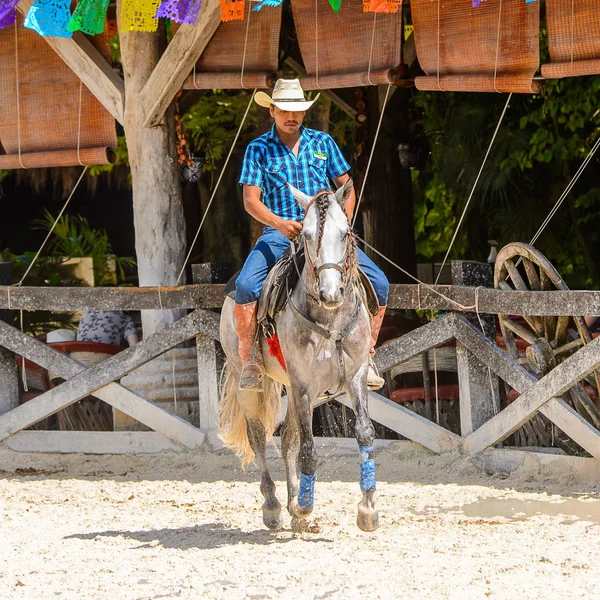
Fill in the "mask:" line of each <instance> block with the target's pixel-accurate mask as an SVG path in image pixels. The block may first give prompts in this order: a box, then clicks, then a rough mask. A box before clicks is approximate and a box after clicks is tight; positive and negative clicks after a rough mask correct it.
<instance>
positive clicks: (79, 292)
mask: <svg viewBox="0 0 600 600" xmlns="http://www.w3.org/2000/svg"><path fill="white" fill-rule="evenodd" d="M224 289H225V286H224V285H214V284H213V285H206V284H198V285H187V286H178V287H167V286H165V287H141V288H134V287H131V288H128V287H121V288H106V287H102V288H89V287H75V288H67V287H27V286H14V287H9V286H0V309H2V308H10V309H15V310H19V309H23V310H56V311H73V310H152V309H154V310H162V309H164V310H173V309H177V308H198V307H199V308H221V306H222V305H223V300H224V298H225V294H224ZM213 333H214V334H215V335H214V336H213V337H215V339H218V328H217V329H216V330H215V331H214V332H213ZM210 335H212V334H210Z"/></svg>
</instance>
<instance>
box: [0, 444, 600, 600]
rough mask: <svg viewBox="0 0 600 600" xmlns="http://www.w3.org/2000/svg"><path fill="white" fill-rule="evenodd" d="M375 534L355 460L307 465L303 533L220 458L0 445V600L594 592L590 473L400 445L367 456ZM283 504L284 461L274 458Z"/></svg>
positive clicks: (599, 573) (595, 516) (595, 514)
mask: <svg viewBox="0 0 600 600" xmlns="http://www.w3.org/2000/svg"><path fill="white" fill-rule="evenodd" d="M377 463H378V467H377V469H378V472H377V475H378V490H379V491H378V505H379V508H380V521H381V528H380V529H379V530H378V531H377V532H375V533H373V534H365V533H362V532H361V531H359V530H358V528H357V527H356V525H355V518H356V503H357V502H358V501H359V499H360V492H359V487H358V483H357V475H358V456H357V455H354V454H352V455H347V456H333V457H329V458H327V459H326V460H325V459H324V460H323V461H322V464H321V466H320V467H319V471H318V482H317V490H316V506H315V511H314V513H313V517H312V519H311V520H310V528H309V531H306V532H303V533H299V534H296V533H293V532H292V531H291V530H290V528H289V524H290V522H289V517H287V516H286V519H285V529H283V530H282V531H279V532H276V533H272V532H269V531H267V530H266V529H265V528H264V526H263V524H262V520H261V513H260V504H261V497H260V493H259V489H258V474H257V472H256V471H255V470H254V469H251V470H249V471H248V472H247V473H241V472H240V469H239V464H238V461H237V459H235V458H234V457H232V456H231V455H227V454H221V455H217V454H209V453H206V454H195V455H186V454H183V455H181V454H180V455H175V454H169V455H162V456H137V457H123V456H121V457H119V456H100V457H94V456H82V455H75V456H57V455H32V454H16V453H12V452H0V465H3V466H2V469H3V471H1V472H0V518H1V519H2V528H1V536H0V599H2V600H7V599H12V598H25V599H27V600H34V599H37V598H43V599H45V600H46V599H49V598H61V599H62V598H64V599H67V598H69V599H71V598H73V599H94V600H95V599H110V600H122V599H123V600H125V599H140V600H141V599H146V598H147V599H149V598H227V599H237V598H254V599H259V598H265V599H267V598H268V599H272V598H290V599H294V600H296V599H313V598H314V599H317V598H328V599H329V598H343V599H346V598H365V599H369V600H370V599H374V598H418V599H427V598H435V599H438V598H456V599H461V600H462V599H469V598H473V599H482V598H497V599H501V598H506V599H509V598H510V599H511V600H516V599H518V600H526V599H529V598H531V599H536V600H539V599H545V598H555V599H561V600H562V599H566V598H597V597H598V595H599V594H600V535H599V533H600V531H599V524H598V522H600V499H599V497H600V496H599V490H600V481H585V480H583V481H581V480H579V481H577V480H575V479H574V477H573V476H572V475H571V474H569V473H565V474H564V476H563V477H561V478H560V479H556V478H555V479H549V478H547V477H546V478H544V477H542V476H541V475H540V474H535V475H534V474H532V473H530V472H525V471H523V470H521V471H519V472H517V473H515V474H514V475H511V476H510V477H499V476H495V477H491V476H487V475H485V474H483V473H482V472H481V471H479V470H478V469H477V468H476V467H474V466H472V465H471V464H469V463H467V462H466V461H464V460H460V459H455V458H452V457H448V456H446V457H436V456H433V455H430V454H427V453H425V452H417V451H415V450H414V449H413V448H412V447H410V446H406V445H393V446H389V447H388V448H387V449H385V450H382V451H380V452H379V453H378V456H377ZM273 474H274V476H275V477H276V479H277V482H278V495H279V498H280V500H282V501H283V500H284V499H285V485H284V484H283V468H282V463H281V460H280V459H279V460H277V461H275V462H274V464H273Z"/></svg>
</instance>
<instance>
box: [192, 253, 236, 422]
mask: <svg viewBox="0 0 600 600" xmlns="http://www.w3.org/2000/svg"><path fill="white" fill-rule="evenodd" d="M230 273H231V267H230V265H227V264H218V263H202V264H198V265H192V280H193V282H194V283H225V282H226V280H227V279H228V275H229V274H230ZM223 280H225V281H223ZM196 350H197V353H198V403H199V409H200V413H199V414H200V416H199V421H200V429H201V430H202V431H207V432H208V431H216V429H217V421H218V415H219V378H220V374H221V369H222V367H223V351H222V349H221V344H220V343H219V342H217V341H215V340H213V339H212V338H210V337H208V336H206V335H202V334H199V335H197V336H196Z"/></svg>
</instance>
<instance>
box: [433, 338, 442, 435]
mask: <svg viewBox="0 0 600 600" xmlns="http://www.w3.org/2000/svg"><path fill="white" fill-rule="evenodd" d="M435 350H436V349H435V348H434V349H433V385H434V386H435V422H436V423H437V424H438V425H439V424H440V393H439V391H438V376H437V356H436V354H435Z"/></svg>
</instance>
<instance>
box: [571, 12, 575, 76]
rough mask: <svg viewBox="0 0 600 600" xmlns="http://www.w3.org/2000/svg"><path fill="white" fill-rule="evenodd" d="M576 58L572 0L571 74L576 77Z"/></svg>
mask: <svg viewBox="0 0 600 600" xmlns="http://www.w3.org/2000/svg"><path fill="white" fill-rule="evenodd" d="M574 59H575V0H571V74H572V75H573V76H574V77H575V69H573V62H574Z"/></svg>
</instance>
